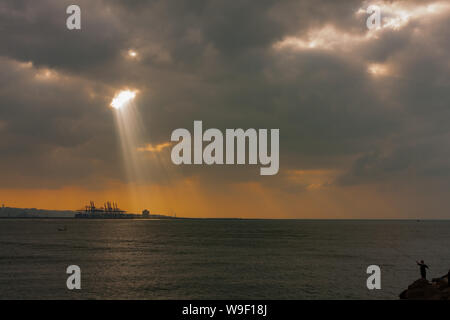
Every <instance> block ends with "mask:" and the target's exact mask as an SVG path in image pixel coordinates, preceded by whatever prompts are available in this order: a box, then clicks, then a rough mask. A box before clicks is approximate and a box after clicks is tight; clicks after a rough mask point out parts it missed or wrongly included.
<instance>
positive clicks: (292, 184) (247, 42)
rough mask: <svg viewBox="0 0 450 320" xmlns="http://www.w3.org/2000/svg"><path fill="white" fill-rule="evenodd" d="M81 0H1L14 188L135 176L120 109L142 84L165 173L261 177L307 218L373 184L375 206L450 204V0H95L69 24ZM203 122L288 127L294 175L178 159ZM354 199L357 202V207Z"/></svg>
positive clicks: (151, 147) (224, 181) (284, 165)
mask: <svg viewBox="0 0 450 320" xmlns="http://www.w3.org/2000/svg"><path fill="white" fill-rule="evenodd" d="M70 4H73V3H72V1H57V0H45V1H31V0H28V1H26V0H11V1H8V0H4V1H2V2H1V3H0V37H1V39H2V43H1V45H0V67H1V70H2V73H1V74H0V84H1V86H0V134H1V139H0V148H1V154H2V156H1V157H0V176H1V181H2V182H1V183H2V188H3V189H10V188H18V189H21V188H22V189H23V188H27V189H29V188H31V189H33V188H36V189H58V188H64V187H66V186H71V187H80V188H86V189H90V188H97V189H98V188H100V189H101V188H102V184H105V183H108V181H109V182H110V181H114V182H115V183H120V182H123V183H126V182H129V181H128V180H127V177H126V174H125V171H124V170H123V160H122V156H121V150H120V143H119V141H118V133H117V128H115V124H114V118H113V115H112V111H111V109H110V108H109V105H110V103H111V100H112V98H113V97H114V95H115V94H116V93H117V92H118V90H122V89H126V88H133V89H136V90H139V94H138V95H137V97H136V106H137V107H138V109H139V112H140V116H141V119H140V120H141V123H142V124H143V125H144V126H145V129H146V130H145V134H146V135H145V137H144V141H142V144H141V145H140V146H139V147H138V148H136V153H137V156H138V157H141V158H142V159H143V161H144V162H145V163H146V164H147V165H148V166H149V167H150V168H151V169H150V171H151V172H152V174H151V175H150V178H149V179H148V182H147V183H148V184H150V185H164V186H167V185H170V184H171V183H173V184H176V183H177V181H199V186H200V188H204V189H207V190H208V193H211V192H212V191H211V190H212V189H211V188H212V187H213V188H214V190H216V191H217V193H221V192H222V193H223V192H226V190H229V188H230V186H233V185H245V184H252V186H255V185H256V186H258V187H260V188H262V189H264V192H263V193H262V194H263V196H264V197H265V198H273V199H274V200H273V201H275V202H276V201H278V200H279V201H288V202H289V201H292V203H293V207H292V208H284V209H285V210H294V211H295V212H297V213H298V214H297V216H299V217H301V216H302V212H299V211H298V210H297V209H296V207H297V206H299V205H301V203H311V202H315V203H320V202H327V201H330V202H332V201H334V202H333V203H337V202H339V200H336V199H338V198H340V197H341V195H343V194H346V195H348V194H355V195H356V194H357V192H358V190H364V194H369V195H370V194H371V193H373V194H377V197H374V198H370V196H367V199H368V200H367V201H368V202H370V201H378V202H380V201H381V202H382V201H383V200H380V199H387V198H389V199H391V200H389V203H395V205H392V206H391V207H390V208H389V209H390V210H391V209H392V207H394V206H395V208H396V210H398V211H393V215H395V214H396V212H398V214H399V215H401V216H405V214H403V213H402V212H405V211H407V210H409V209H410V202H411V201H417V203H418V204H419V205H418V208H420V210H422V211H425V209H426V208H427V205H429V204H430V202H433V208H435V209H436V210H438V209H442V210H443V209H445V208H446V207H448V204H449V203H448V200H447V197H446V193H447V190H448V188H449V187H450V185H449V184H448V181H449V177H450V160H449V153H450V152H449V150H450V139H449V138H450V129H449V126H448V122H449V121H450V110H449V102H450V90H449V89H450V88H449V87H450V72H449V71H450V63H449V61H450V53H449V50H450V34H449V32H450V31H449V30H450V6H449V5H448V3H446V2H445V1H438V0H436V1H351V0H349V1H345V2H343V1H300V0H296V1H288V0H286V1H280V0H277V1H269V0H263V1H206V0H204V1H201V0H195V1H192V0H189V1H179V0H177V1H139V0H132V1H130V0H129V1H119V0H111V1H100V0H97V1H85V0H82V1H77V3H76V4H78V5H79V6H80V7H81V10H82V30H80V31H69V30H67V28H66V27H65V19H66V17H67V15H66V13H65V9H66V8H67V6H68V5H70ZM370 4H376V5H379V6H380V7H381V9H382V11H381V14H382V27H381V28H379V29H377V30H368V29H367V28H366V23H365V19H366V18H367V14H366V13H365V9H366V8H367V7H368V6H369V5H370ZM194 120H202V121H203V123H204V125H205V127H208V128H219V129H225V128H239V127H241V128H244V129H245V128H280V173H279V174H278V175H277V176H274V177H260V176H259V175H258V172H257V168H255V167H252V166H241V167H238V166H230V167H223V166H220V167H219V166H217V167H215V166H212V167H208V166H191V167H182V168H176V169H174V168H173V164H171V162H170V156H169V152H170V149H171V146H170V144H169V140H170V133H171V132H172V131H173V130H174V129H176V128H191V127H192V123H193V121H194ZM174 171H176V173H174ZM358 188H359V189H358ZM384 189H386V190H389V196H380V193H379V190H384ZM361 192H363V191H361ZM309 195H310V196H311V198H307V197H308V196H309ZM320 195H322V196H320ZM222 196H223V195H221V197H222ZM211 197H214V195H213V194H211ZM285 197H292V198H289V199H287V198H285ZM296 197H299V198H302V202H301V203H299V202H295V201H296V199H297V198H296ZM305 197H306V198H307V200H304V199H305ZM349 199H351V197H350V198H347V200H346V201H347V202H346V203H347V204H348V210H349V212H350V211H352V210H358V208H359V207H357V208H355V207H354V206H352V205H351V204H350V203H349V201H351V200H349ZM392 199H398V202H396V201H397V200H392ZM242 201H244V200H242ZM248 201H250V200H248ZM386 201H387V200H386ZM436 201H438V202H441V205H440V206H438V207H437V208H436ZM247 205H249V204H247ZM341 205H342V203H341ZM249 206H250V207H251V205H249ZM378 207H379V206H377V208H378ZM246 208H248V206H247V207H246ZM343 208H344V209H343ZM345 208H346V205H345V204H344V205H342V206H341V209H340V210H341V211H345ZM326 210H329V211H333V210H334V207H333V205H332V204H330V205H329V206H327V208H326ZM423 213H424V214H426V213H425V212H423ZM402 214H403V215H402ZM349 215H350V216H353V215H352V214H351V213H349ZM361 215H362V216H363V214H361ZM273 216H275V217H276V213H274V215H273ZM438 216H445V213H440V214H438Z"/></svg>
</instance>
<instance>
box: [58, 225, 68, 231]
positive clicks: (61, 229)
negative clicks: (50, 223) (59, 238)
mask: <svg viewBox="0 0 450 320" xmlns="http://www.w3.org/2000/svg"><path fill="white" fill-rule="evenodd" d="M58 231H67V227H66V226H64V228H58Z"/></svg>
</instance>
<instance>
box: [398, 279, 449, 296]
mask: <svg viewBox="0 0 450 320" xmlns="http://www.w3.org/2000/svg"><path fill="white" fill-rule="evenodd" d="M433 280H434V281H433V282H432V283H430V282H428V281H427V280H425V279H419V280H416V281H414V283H413V284H411V285H410V286H409V287H408V289H406V290H404V291H403V292H402V293H400V299H407V300H450V287H449V286H448V281H447V278H440V279H433Z"/></svg>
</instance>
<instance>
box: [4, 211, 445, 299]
mask: <svg viewBox="0 0 450 320" xmlns="http://www.w3.org/2000/svg"><path fill="white" fill-rule="evenodd" d="M64 225H66V226H67V231H65V232H60V231H58V228H61V227H63V226H64ZM449 244H450V221H420V222H417V221H357V220H343V221H331V220H325V221H315V220H314V221H313V220H96V221H94V220H92V221H91V220H75V219H70V220H58V219H55V220H39V219H36V220H34V219H22V220H20V219H0V299H397V298H398V294H399V293H400V292H401V291H402V290H403V289H405V288H406V287H407V286H408V285H409V284H410V283H412V282H413V281H414V280H416V279H417V278H418V277H419V270H418V267H417V266H416V265H415V262H414V260H416V259H424V260H425V262H426V263H427V264H428V265H429V266H430V271H429V278H431V277H437V276H441V275H443V274H445V273H446V272H447V271H448V269H449V268H450V249H449ZM72 264H75V265H78V266H80V268H81V286H82V289H81V290H73V291H70V290H68V289H67V288H66V279H67V277H68V275H67V274H66V268H67V266H69V265H72ZM372 264H376V265H379V266H380V267H381V272H382V275H381V285H382V289H381V290H368V289H367V287H366V279H367V277H368V275H367V274H366V268H367V266H369V265H372Z"/></svg>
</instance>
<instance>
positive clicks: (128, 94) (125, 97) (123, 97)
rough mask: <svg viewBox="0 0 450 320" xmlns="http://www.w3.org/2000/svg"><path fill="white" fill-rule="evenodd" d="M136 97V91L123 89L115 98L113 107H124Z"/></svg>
mask: <svg viewBox="0 0 450 320" xmlns="http://www.w3.org/2000/svg"><path fill="white" fill-rule="evenodd" d="M135 97H136V91H131V90H122V91H120V92H119V93H118V94H116V96H115V97H114V98H113V100H112V102H111V107H113V108H114V109H122V108H123V107H125V106H126V105H127V104H128V103H130V102H131V101H132V100H133V99H134V98H135Z"/></svg>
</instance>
